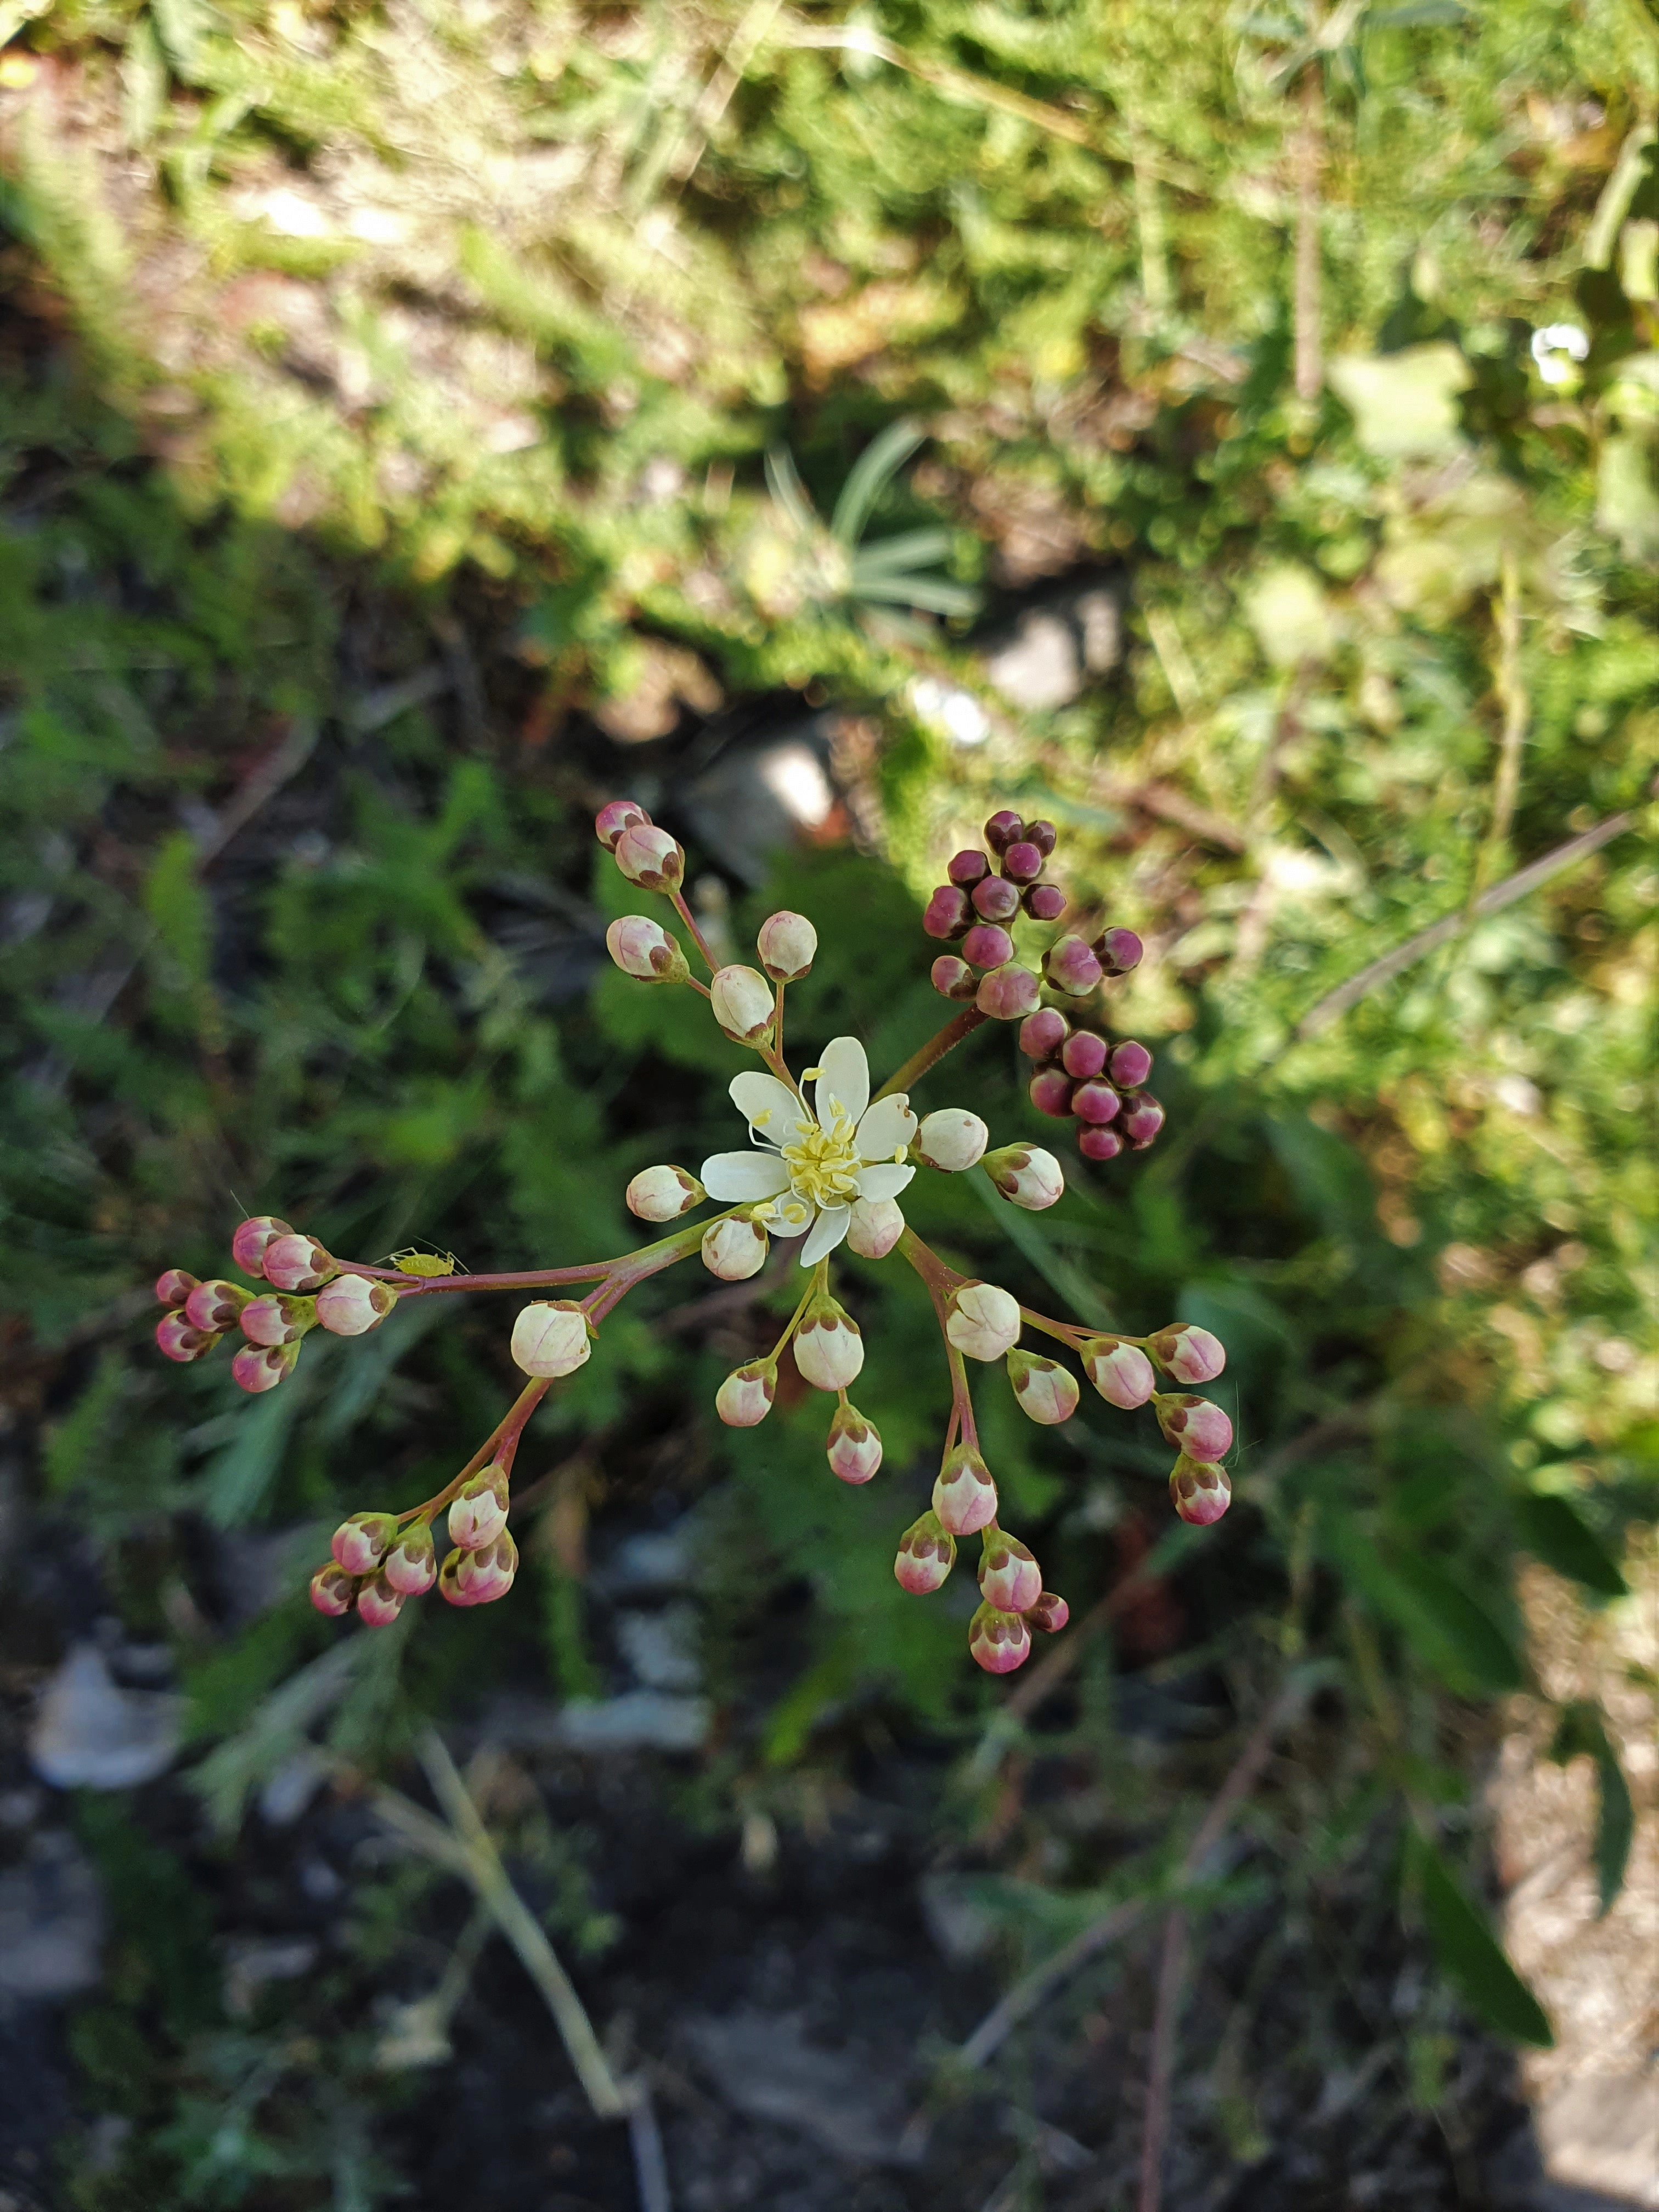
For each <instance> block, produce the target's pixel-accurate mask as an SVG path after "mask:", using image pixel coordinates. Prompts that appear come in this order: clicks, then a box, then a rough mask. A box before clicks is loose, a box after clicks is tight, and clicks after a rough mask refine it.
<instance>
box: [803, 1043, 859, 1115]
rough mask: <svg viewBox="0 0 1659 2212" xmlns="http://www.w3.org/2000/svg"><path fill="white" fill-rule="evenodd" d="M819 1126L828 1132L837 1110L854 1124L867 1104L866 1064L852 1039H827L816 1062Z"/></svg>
mask: <svg viewBox="0 0 1659 2212" xmlns="http://www.w3.org/2000/svg"><path fill="white" fill-rule="evenodd" d="M814 1095H815V1097H816V1098H817V1113H818V1120H819V1122H820V1123H821V1124H822V1126H823V1127H824V1128H826V1129H827V1128H828V1127H829V1124H830V1123H831V1121H834V1119H835V1117H836V1107H837V1106H839V1107H840V1108H841V1109H842V1112H843V1113H844V1114H845V1115H847V1117H848V1121H853V1122H856V1121H858V1120H859V1118H860V1115H862V1114H863V1112H864V1109H865V1108H866V1106H867V1105H868V1104H869V1103H870V1063H869V1061H868V1060H866V1058H865V1056H864V1047H863V1046H862V1045H861V1044H860V1042H859V1041H858V1039H857V1038H856V1037H850V1036H845V1037H831V1038H830V1040H829V1043H828V1044H827V1045H825V1047H824V1048H823V1054H821V1056H820V1058H819V1060H818V1085H817V1091H816V1093H815V1094H814Z"/></svg>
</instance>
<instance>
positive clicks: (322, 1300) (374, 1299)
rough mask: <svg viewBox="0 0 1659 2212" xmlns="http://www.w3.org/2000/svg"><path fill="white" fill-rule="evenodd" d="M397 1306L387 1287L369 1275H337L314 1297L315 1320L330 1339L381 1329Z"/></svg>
mask: <svg viewBox="0 0 1659 2212" xmlns="http://www.w3.org/2000/svg"><path fill="white" fill-rule="evenodd" d="M397 1303H398V1293H397V1292H396V1291H394V1290H393V1289H392V1286H391V1285H390V1284H389V1283H377V1282H375V1281H374V1280H373V1279H372V1278H371V1277H369V1276H368V1275H337V1276H336V1277H335V1278H334V1280H333V1281H332V1282H331V1283H325V1284H324V1285H323V1287H322V1289H321V1290H320V1291H318V1293H317V1318H318V1320H319V1322H321V1324H322V1326H323V1327H324V1328H325V1329H327V1330H328V1332H329V1334H331V1336H364V1335H366V1334H368V1331H369V1330H370V1329H371V1328H379V1327H380V1323H381V1322H383V1321H384V1320H385V1319H386V1316H387V1315H388V1314H389V1313H390V1312H391V1311H392V1307H393V1306H395V1305H396V1304H397Z"/></svg>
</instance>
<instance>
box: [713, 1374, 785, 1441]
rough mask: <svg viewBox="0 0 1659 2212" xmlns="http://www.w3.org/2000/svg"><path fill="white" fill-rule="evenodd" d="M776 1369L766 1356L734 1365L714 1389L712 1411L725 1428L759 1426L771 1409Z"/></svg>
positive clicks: (776, 1378) (775, 1387)
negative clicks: (744, 1363) (723, 1423)
mask: <svg viewBox="0 0 1659 2212" xmlns="http://www.w3.org/2000/svg"><path fill="white" fill-rule="evenodd" d="M777 1389H778V1370H777V1368H776V1366H775V1364H773V1362H772V1361H771V1360H769V1359H751V1360H750V1361H749V1362H748V1363H747V1364H746V1365H744V1366H742V1367H734V1368H733V1369H732V1372H731V1373H730V1374H729V1375H728V1376H726V1380H725V1382H724V1383H721V1384H720V1389H718V1390H716V1391H715V1393H714V1411H715V1412H716V1413H718V1414H719V1415H720V1419H721V1420H723V1421H724V1422H725V1424H726V1427H727V1428H728V1429H752V1428H757V1427H758V1426H759V1425H760V1424H761V1422H763V1420H764V1419H766V1417H767V1415H768V1414H769V1413H770V1412H771V1410H772V1401H773V1400H774V1398H775V1396H776V1395H777Z"/></svg>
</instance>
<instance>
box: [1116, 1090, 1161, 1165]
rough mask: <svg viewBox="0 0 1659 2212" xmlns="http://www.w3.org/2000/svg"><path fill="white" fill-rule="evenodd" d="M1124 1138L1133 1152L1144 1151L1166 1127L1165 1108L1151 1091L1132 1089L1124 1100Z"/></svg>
mask: <svg viewBox="0 0 1659 2212" xmlns="http://www.w3.org/2000/svg"><path fill="white" fill-rule="evenodd" d="M1122 1126H1123V1140H1124V1142H1125V1143H1126V1144H1127V1146H1128V1147H1129V1150H1130V1151H1131V1152H1145V1151H1146V1147H1147V1146H1148V1145H1150V1144H1151V1143H1152V1139H1154V1138H1155V1137H1156V1136H1157V1134H1158V1131H1159V1130H1160V1129H1161V1128H1162V1127H1164V1109H1163V1108H1162V1107H1161V1106H1160V1105H1159V1104H1158V1101H1157V1099H1156V1098H1154V1097H1153V1096H1152V1092H1151V1091H1130V1093H1129V1095H1128V1097H1127V1098H1126V1099H1125V1100H1124V1102H1123V1124H1122Z"/></svg>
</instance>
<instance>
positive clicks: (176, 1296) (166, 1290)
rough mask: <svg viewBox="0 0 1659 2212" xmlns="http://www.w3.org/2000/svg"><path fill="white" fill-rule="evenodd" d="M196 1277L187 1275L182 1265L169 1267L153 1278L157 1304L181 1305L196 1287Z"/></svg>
mask: <svg viewBox="0 0 1659 2212" xmlns="http://www.w3.org/2000/svg"><path fill="white" fill-rule="evenodd" d="M196 1280H197V1279H196V1277H195V1276H194V1275H187V1274H186V1273H185V1271H184V1269H183V1268H182V1267H169V1268H167V1271H166V1273H163V1274H160V1275H158V1276H157V1277H156V1278H155V1299H156V1304H158V1305H164V1306H181V1305H183V1304H184V1303H185V1299H186V1298H187V1297H189V1296H190V1294H191V1291H193V1290H194V1289H195V1288H196Z"/></svg>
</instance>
